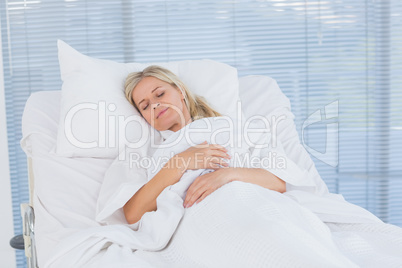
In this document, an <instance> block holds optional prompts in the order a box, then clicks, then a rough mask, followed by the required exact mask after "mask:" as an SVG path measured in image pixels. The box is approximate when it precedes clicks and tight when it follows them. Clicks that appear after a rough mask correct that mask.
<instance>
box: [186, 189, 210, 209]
mask: <svg viewBox="0 0 402 268" xmlns="http://www.w3.org/2000/svg"><path fill="white" fill-rule="evenodd" d="M206 191H207V189H200V190H198V191H197V192H196V193H195V194H194V195H193V196H192V197H191V199H190V201H189V202H188V203H187V207H191V206H192V205H193V204H194V202H195V201H196V200H198V199H199V198H200V197H201V196H202V195H203V194H204V193H205V192H206Z"/></svg>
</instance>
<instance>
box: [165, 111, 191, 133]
mask: <svg viewBox="0 0 402 268" xmlns="http://www.w3.org/2000/svg"><path fill="white" fill-rule="evenodd" d="M184 121H185V123H184V126H181V122H178V123H176V124H173V126H172V127H171V128H169V130H171V131H174V132H176V131H178V130H180V129H182V128H183V127H185V126H186V125H188V124H190V123H191V122H193V119H192V118H191V116H190V114H186V118H185V120H184Z"/></svg>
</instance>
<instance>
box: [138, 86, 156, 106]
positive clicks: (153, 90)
mask: <svg viewBox="0 0 402 268" xmlns="http://www.w3.org/2000/svg"><path fill="white" fill-rule="evenodd" d="M158 88H160V86H158V87H156V88H155V89H154V90H152V92H151V94H152V93H154V91H155V90H157V89H158ZM144 100H145V99H143V100H142V101H140V102H139V103H138V105H137V106H138V107H140V104H141V102H143V101H144Z"/></svg>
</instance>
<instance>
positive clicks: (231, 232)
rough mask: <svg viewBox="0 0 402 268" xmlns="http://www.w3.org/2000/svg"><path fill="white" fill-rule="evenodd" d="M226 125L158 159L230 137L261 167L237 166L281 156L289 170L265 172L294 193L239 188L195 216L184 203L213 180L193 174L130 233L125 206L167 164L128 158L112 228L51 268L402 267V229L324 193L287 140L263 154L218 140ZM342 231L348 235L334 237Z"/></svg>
mask: <svg viewBox="0 0 402 268" xmlns="http://www.w3.org/2000/svg"><path fill="white" fill-rule="evenodd" d="M216 119H217V118H204V119H201V120H197V121H194V122H193V123H191V124H189V125H187V126H186V127H184V128H183V129H181V130H180V131H178V132H175V133H173V134H172V135H170V137H168V138H167V139H166V140H165V141H164V142H163V143H162V145H164V144H169V143H171V142H172V141H177V140H178V142H177V143H175V144H174V145H172V144H171V145H170V146H169V147H168V148H165V149H164V148H162V146H160V148H159V149H158V150H156V151H155V153H154V155H153V157H152V158H154V159H158V158H163V157H166V156H172V155H174V154H177V153H179V152H182V151H184V150H185V149H187V148H188V147H189V146H193V145H195V144H199V143H201V142H202V141H204V140H207V141H208V142H209V143H218V144H222V145H223V144H225V142H226V141H228V139H229V138H233V139H234V140H235V141H238V140H239V137H242V138H241V141H242V143H241V145H240V146H237V145H236V144H237V143H235V144H234V145H227V146H225V147H227V148H228V149H229V154H231V155H232V160H231V162H230V166H234V167H236V166H243V167H250V166H251V164H250V163H247V162H246V163H244V162H243V164H241V165H240V164H239V162H236V161H235V158H233V156H234V155H236V154H237V155H238V156H240V158H241V156H246V155H247V154H249V156H250V158H252V157H259V158H260V159H261V158H263V157H264V156H266V155H267V154H268V153H269V152H271V153H272V152H275V155H276V157H277V159H279V158H281V159H283V160H284V161H285V163H286V166H285V167H283V166H281V168H278V167H276V168H275V167H272V166H271V167H266V166H263V165H262V164H261V165H260V167H261V168H266V169H267V170H269V171H270V172H272V173H273V174H275V175H276V176H278V177H280V178H281V179H283V180H284V181H286V185H287V188H289V189H290V190H289V191H287V192H286V193H284V194H281V193H278V192H275V191H272V190H269V189H266V188H263V187H261V186H258V185H255V184H251V183H245V182H239V181H234V182H231V183H228V184H225V185H224V186H222V187H220V188H219V189H217V190H216V191H214V192H213V193H211V194H210V195H209V196H207V197H206V198H205V199H204V200H203V201H201V202H200V203H198V204H194V205H193V206H192V207H190V208H186V209H185V208H183V200H184V198H185V194H186V191H187V188H188V186H189V185H191V183H192V182H193V181H194V179H195V178H197V177H198V176H199V175H201V174H202V173H203V172H209V171H212V170H203V169H200V170H190V171H187V172H186V173H185V174H184V175H183V177H182V178H181V180H180V181H179V182H178V183H176V184H174V185H171V186H169V187H166V188H165V189H164V190H163V191H162V193H161V194H160V195H159V196H158V198H157V207H158V209H157V210H156V211H152V212H147V213H145V214H144V215H143V217H142V218H141V220H140V221H139V222H137V223H135V224H132V225H128V224H124V222H125V220H124V215H123V214H122V209H121V207H122V206H123V205H124V203H125V202H126V201H127V200H128V199H129V198H130V197H131V196H132V195H133V194H134V193H135V191H137V190H138V189H139V188H140V187H141V186H142V185H144V184H145V183H146V182H147V181H148V180H149V179H150V178H152V177H153V176H154V175H155V174H156V173H157V172H158V171H159V169H160V168H161V166H162V162H156V164H155V165H154V166H152V167H150V168H148V169H144V168H139V167H136V165H133V163H132V162H130V161H131V160H132V158H130V157H128V155H126V159H125V161H121V160H118V159H116V160H115V162H114V163H113V164H112V166H111V168H110V169H109V171H108V172H107V174H106V176H105V181H104V183H103V186H102V190H101V196H100V199H99V200H98V216H97V220H99V221H100V222H101V223H107V224H109V225H106V226H101V227H94V228H88V229H85V230H82V231H81V232H77V233H75V234H74V235H72V236H70V237H69V239H67V240H65V241H63V242H62V243H61V244H60V245H59V247H58V248H57V249H56V254H55V255H54V256H53V258H51V259H50V260H49V261H48V262H47V264H46V265H45V267H126V266H127V267H248V266H252V267H295V266H301V267H359V265H361V263H363V261H365V262H366V264H370V262H367V259H370V257H373V256H376V254H375V253H378V254H380V253H379V251H380V250H383V253H381V254H383V255H381V254H380V255H379V256H381V257H382V259H381V258H380V259H381V261H382V264H384V265H385V266H388V267H390V266H391V267H392V266H393V265H394V266H395V267H397V266H396V264H397V263H401V261H402V259H401V258H400V257H399V255H398V254H396V253H397V252H402V231H401V230H402V229H401V228H398V227H395V226H391V225H387V224H384V223H383V222H382V221H381V220H380V219H378V218H377V217H375V216H374V215H373V214H371V213H370V212H368V211H367V210H365V209H363V208H361V207H358V206H355V205H353V204H350V203H348V202H346V201H345V200H344V199H343V197H342V196H341V195H335V194H330V193H328V192H325V191H323V190H322V189H324V188H325V187H322V185H321V186H320V185H317V181H314V180H313V179H312V177H313V176H311V174H309V172H308V171H306V170H303V169H301V168H300V167H299V166H298V165H297V164H296V163H294V162H293V161H292V160H291V159H290V158H289V157H287V155H286V153H285V152H284V150H283V147H282V145H281V142H280V141H277V144H276V146H272V144H271V145H270V146H269V147H267V148H263V149H257V148H255V147H252V146H249V145H247V144H246V143H245V142H244V136H243V135H241V133H240V132H238V131H237V130H236V127H235V128H234V130H235V131H230V133H232V134H233V133H234V134H235V135H234V137H233V136H232V137H229V135H228V132H221V134H220V135H217V136H214V135H212V134H213V133H216V131H219V130H223V129H226V130H227V127H228V125H227V122H228V121H227V120H216ZM206 124H208V125H209V126H210V127H211V128H210V129H209V131H204V132H202V133H201V132H195V131H193V129H194V128H204V129H205V125H206ZM186 133H187V134H188V136H187V138H182V139H177V138H178V137H179V136H180V135H183V136H182V137H186V135H185V134H186ZM236 133H240V134H236ZM251 136H252V137H251V141H252V142H254V144H270V143H269V140H270V139H271V137H272V136H271V133H269V132H266V133H255V134H254V135H251ZM188 137H190V139H189V138H188ZM214 137H215V138H216V139H213V138H214ZM189 140H191V141H192V144H190V143H189ZM254 167H255V166H254ZM320 183H322V184H324V183H323V182H320ZM324 185H325V184H324ZM303 187H304V188H303ZM300 189H311V190H310V191H303V190H300ZM317 189H321V190H320V191H318V190H317ZM327 223H328V224H329V223H330V224H331V225H330V226H331V229H330V228H329V227H328V226H327ZM342 224H343V225H342ZM338 225H339V228H338V229H336V228H337V227H338ZM351 225H356V226H359V227H360V230H361V231H362V233H361V234H360V235H357V234H356V232H347V231H345V232H344V233H342V231H343V230H344V229H343V228H346V227H350V226H351ZM367 226H370V228H371V229H370V230H375V231H373V232H372V233H370V234H371V236H370V234H369V235H366V234H367V232H365V229H364V228H367ZM363 227H364V228H363ZM332 230H334V232H335V231H338V233H337V234H338V235H336V236H334V232H332ZM373 234H374V235H373ZM384 238H387V239H388V240H387V241H388V244H387V243H383V244H382V248H381V249H378V248H375V247H374V246H373V245H372V244H373V243H374V242H375V243H378V241H381V240H382V239H384ZM391 240H392V241H391ZM348 241H349V242H348ZM356 241H357V242H356ZM351 243H352V244H351ZM356 244H357V245H358V246H356ZM348 246H350V247H348ZM385 252H389V253H385ZM359 254H360V255H359ZM384 256H387V258H385V257H384ZM377 257H378V256H377ZM376 259H378V258H376ZM372 263H374V262H372ZM374 267H375V266H374Z"/></svg>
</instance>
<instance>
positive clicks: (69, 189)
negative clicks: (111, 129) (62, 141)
mask: <svg viewBox="0 0 402 268" xmlns="http://www.w3.org/2000/svg"><path fill="white" fill-rule="evenodd" d="M60 98H61V91H42V92H35V93H33V94H31V96H30V98H29V101H28V102H27V105H26V106H25V110H24V116H23V119H22V127H23V129H22V131H23V138H22V140H21V142H20V143H21V147H22V149H23V150H24V152H25V153H26V154H27V156H29V157H31V158H32V167H33V174H34V189H35V190H34V196H33V205H34V210H35V221H36V222H35V235H36V246H37V254H38V265H39V267H43V264H44V262H45V260H46V259H48V258H49V256H51V255H52V252H53V249H54V248H55V247H56V246H57V244H58V242H59V241H60V240H62V239H64V238H65V237H67V236H69V235H70V234H72V233H75V232H76V231H77V230H80V229H82V228H86V227H88V226H99V224H98V223H97V222H96V221H95V220H94V219H95V205H96V200H97V197H98V192H99V189H100V186H101V184H102V181H103V177H104V173H105V172H106V170H107V169H108V168H109V166H110V164H111V163H112V161H113V159H107V158H65V157H60V156H58V155H56V154H55V151H54V148H55V147H54V145H55V144H56V136H57V125H58V121H59V107H60Z"/></svg>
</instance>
